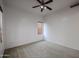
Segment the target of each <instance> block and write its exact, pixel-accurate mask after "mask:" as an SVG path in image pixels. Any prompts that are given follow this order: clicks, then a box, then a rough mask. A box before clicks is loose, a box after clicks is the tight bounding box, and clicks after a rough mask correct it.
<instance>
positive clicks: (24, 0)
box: [4, 0, 79, 16]
mask: <svg viewBox="0 0 79 59" xmlns="http://www.w3.org/2000/svg"><path fill="white" fill-rule="evenodd" d="M4 1H5V5H7V6H10V7H16V8H19V9H23V10H26V11H27V12H30V13H32V14H34V15H38V16H43V15H45V14H46V13H49V12H51V11H49V10H48V9H47V10H44V12H42V13H41V12H40V8H39V7H38V8H35V9H34V8H32V6H35V5H38V4H39V3H38V2H37V1H36V0H4ZM45 1H47V0H45ZM78 1H79V0H54V2H53V3H50V4H48V6H50V7H51V8H52V9H53V10H52V12H53V11H56V10H60V9H62V8H64V7H67V6H70V5H72V4H74V3H75V2H78Z"/></svg>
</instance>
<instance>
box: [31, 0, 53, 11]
mask: <svg viewBox="0 0 79 59" xmlns="http://www.w3.org/2000/svg"><path fill="white" fill-rule="evenodd" d="M37 2H39V3H40V5H37V6H34V7H32V8H37V7H40V8H41V12H43V10H45V9H49V10H52V8H50V7H48V6H46V4H49V3H51V2H53V0H49V1H47V2H45V1H44V0H41V1H40V0H37Z"/></svg>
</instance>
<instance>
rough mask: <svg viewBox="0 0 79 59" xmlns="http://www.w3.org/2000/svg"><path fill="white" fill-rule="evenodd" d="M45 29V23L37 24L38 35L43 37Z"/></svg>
mask: <svg viewBox="0 0 79 59" xmlns="http://www.w3.org/2000/svg"><path fill="white" fill-rule="evenodd" d="M43 28H44V24H43V22H38V23H37V35H43Z"/></svg>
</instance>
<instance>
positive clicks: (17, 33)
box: [4, 7, 42, 49]
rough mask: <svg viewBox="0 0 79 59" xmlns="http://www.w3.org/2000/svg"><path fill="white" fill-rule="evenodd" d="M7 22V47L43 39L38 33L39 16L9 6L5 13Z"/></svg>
mask: <svg viewBox="0 0 79 59" xmlns="http://www.w3.org/2000/svg"><path fill="white" fill-rule="evenodd" d="M4 19H5V24H6V49H7V48H12V47H16V46H20V45H24V44H28V43H31V42H35V41H39V40H42V37H40V36H37V35H36V24H37V21H39V20H40V19H39V17H37V16H34V15H32V14H30V13H28V12H25V11H23V10H19V9H17V8H11V7H7V8H6V11H5V15H4Z"/></svg>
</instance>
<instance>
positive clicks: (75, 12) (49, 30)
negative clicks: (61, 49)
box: [44, 6, 79, 50]
mask: <svg viewBox="0 0 79 59" xmlns="http://www.w3.org/2000/svg"><path fill="white" fill-rule="evenodd" d="M44 20H45V22H46V30H45V37H46V40H48V41H50V42H53V43H56V44H60V45H63V46H66V47H70V48H73V49H77V50H79V6H78V7H75V8H72V9H71V8H65V9H63V10H60V11H57V12H54V13H53V14H52V15H49V16H46V17H45V19H44Z"/></svg>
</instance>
